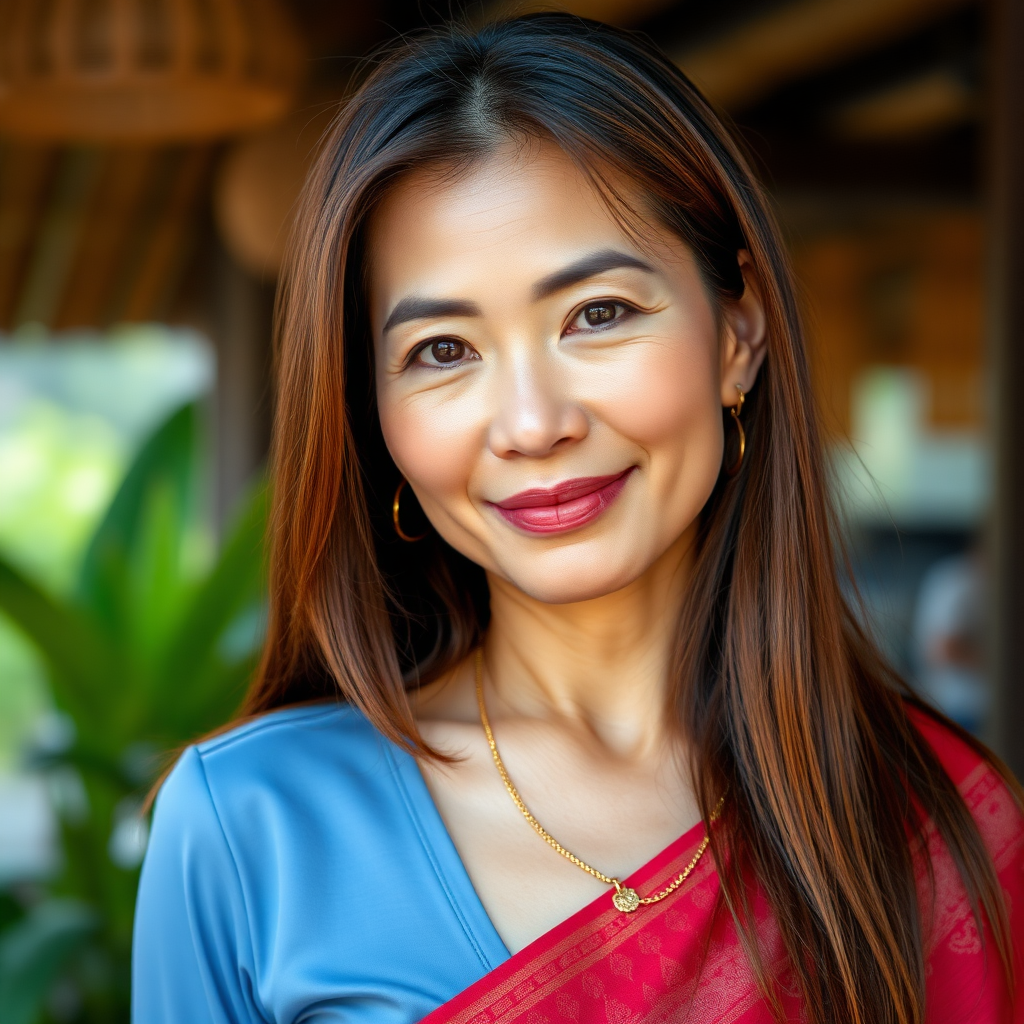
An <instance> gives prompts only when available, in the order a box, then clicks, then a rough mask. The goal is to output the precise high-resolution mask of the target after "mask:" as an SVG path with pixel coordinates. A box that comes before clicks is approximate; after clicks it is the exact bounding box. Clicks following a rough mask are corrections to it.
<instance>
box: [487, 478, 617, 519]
mask: <svg viewBox="0 0 1024 1024" xmlns="http://www.w3.org/2000/svg"><path fill="white" fill-rule="evenodd" d="M635 468H636V467H635V466H630V467H629V469H624V470H623V471H622V472H621V473H613V474H612V475H610V476H585V477H577V478H576V479H575V480H566V481H565V483H562V484H557V485H556V486H554V487H551V488H534V489H532V490H529V491H520V492H519V493H518V494H513V495H512V497H510V498H506V499H505V500H504V501H498V502H494V503H493V505H494V508H495V509H497V511H498V512H499V513H500V514H501V515H502V517H503V518H504V519H505V521H506V522H508V523H510V524H511V525H512V526H517V527H519V529H521V530H529V531H530V533H564V532H565V531H567V530H577V529H579V528H580V527H581V526H586V524H587V523H591V522H593V521H594V520H595V519H596V518H597V517H598V516H599V515H600V514H601V513H602V512H604V510H605V509H606V508H608V507H609V505H611V504H612V502H613V501H615V499H616V498H617V497H618V496H619V493H620V492H621V491H622V488H623V487H624V486H625V485H626V479H627V478H628V476H629V474H630V473H632V472H633V470H634V469H635Z"/></svg>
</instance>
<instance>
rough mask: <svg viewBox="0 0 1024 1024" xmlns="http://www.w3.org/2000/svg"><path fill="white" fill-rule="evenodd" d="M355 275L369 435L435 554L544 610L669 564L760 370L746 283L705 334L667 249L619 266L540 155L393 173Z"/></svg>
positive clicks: (582, 204) (624, 245) (560, 159)
mask: <svg viewBox="0 0 1024 1024" xmlns="http://www.w3.org/2000/svg"><path fill="white" fill-rule="evenodd" d="M369 258H370V266H369V270H370V276H369V282H370V286H369V296H370V310H371V323H372V329H373V338H374V346H375V358H376V385H377V399H378V406H379V409H380V419H381V426H382V428H383V432H384V438H385V441H386V442H387V445H388V449H389V450H390V452H391V455H392V457H393V458H394V460H395V463H396V465H397V466H398V468H399V470H400V471H401V472H402V473H403V474H404V476H405V477H406V478H407V479H408V481H409V484H410V486H411V487H412V489H413V491H415V493H416V496H417V498H418V499H419V501H420V504H421V505H422V507H423V510H424V511H425V512H426V514H427V516H428V517H429V519H430V521H431V523H432V524H433V525H434V527H435V528H436V529H437V531H438V532H439V533H440V534H441V536H442V537H444V539H445V540H446V541H447V542H448V543H449V544H451V545H452V546H453V547H454V548H456V549H458V550H459V551H461V552H462V553H463V554H464V555H466V556H467V557H469V558H471V559H472V560H473V561H474V562H476V563H478V564H479V565H481V566H483V568H484V569H486V570H487V571H488V572H491V573H495V574H497V575H498V576H500V577H503V578H504V579H506V580H508V581H509V582H511V583H512V584H513V585H514V586H516V587H518V588H519V589H520V590H522V591H524V592H525V593H527V594H529V595H531V596H533V597H535V598H537V599H539V600H541V601H545V602H549V603H564V602H570V601H580V600H586V599H588V598H593V597H598V596H601V595H604V594H608V593H611V592H613V591H616V590H618V589H620V588H622V587H624V586H626V585H627V584H629V583H631V582H633V581H634V580H636V579H637V578H639V577H640V576H641V575H643V574H644V573H645V572H646V571H647V570H649V569H650V568H651V567H652V566H653V565H654V564H655V563H656V562H657V561H658V560H659V559H661V558H662V557H664V556H666V554H667V553H670V552H672V551H681V550H684V549H685V547H686V546H687V544H688V540H689V538H690V537H691V536H692V533H693V530H694V528H695V523H696V520H697V516H698V514H699V512H700V510H701V508H702V507H703V505H704V503H705V502H706V501H707V499H708V497H709V495H710V494H711V491H712V488H713V487H714V484H715V481H716V479H717V477H718V474H719V471H720V468H721V464H722V457H723V426H722V406H723V405H734V404H735V403H736V398H737V393H736V385H737V384H738V385H739V386H740V387H742V388H743V390H744V391H747V390H749V389H750V387H751V385H752V384H753V381H754V377H755V375H756V372H757V367H758V365H759V363H760V359H761V357H762V355H763V345H762V342H763V333H764V328H763V315H762V313H761V308H760V305H759V302H758V300H757V296H756V289H755V288H753V287H751V286H750V284H749V283H748V287H747V289H746V293H745V295H744V298H743V299H741V300H740V301H739V302H737V303H736V304H734V305H732V306H730V307H729V308H728V309H726V310H724V311H722V315H721V317H719V318H716V315H715V309H714V308H713V306H712V304H711V302H710V301H709V298H708V295H707V293H706V291H705V288H704V286H703V283H702V280H701V277H700V274H699V272H698V269H697V266H696V264H695V262H694V260H693V257H692V256H691V254H690V251H689V249H688V248H687V247H686V245H684V244H683V243H682V242H680V241H679V240H678V239H677V238H675V237H674V236H672V235H671V234H669V233H668V232H667V231H666V230H664V229H662V228H660V227H658V226H657V225H655V224H653V223H651V224H650V225H649V227H648V231H647V233H646V235H645V238H644V250H643V251H641V250H640V249H638V248H637V247H636V245H635V244H633V243H632V242H631V241H630V239H629V237H628V235H627V234H626V233H625V232H624V231H623V230H622V228H621V227H620V226H619V225H618V223H617V222H616V220H615V218H614V217H613V216H612V214H611V213H610V212H609V210H608V208H607V206H606V205H605V203H604V202H603V201H602V200H601V198H600V197H599V196H598V195H597V193H596V192H595V191H594V189H593V188H592V187H591V186H590V184H589V183H588V181H587V179H586V178H585V177H584V176H582V175H581V174H580V173H579V172H578V171H577V170H576V169H575V167H574V166H573V164H572V163H571V162H570V161H569V160H568V159H567V158H566V157H565V156H564V155H563V154H562V153H561V151H560V150H559V149H557V148H556V147H555V146H553V145H547V144H541V143H538V144H535V145H533V146H530V147H526V148H523V147H512V146H509V147H507V148H505V149H502V150H499V151H497V152H496V153H495V154H494V155H493V156H492V157H490V158H489V159H487V160H486V161H484V162H481V163H479V164H477V165H475V166H473V167H472V168H471V169H470V170H469V171H468V172H467V173H465V174H463V175H461V176H459V177H457V178H454V179H453V178H451V177H448V178H445V177H443V176H442V175H440V174H439V173H437V172H434V173H431V172H429V171H420V172H415V173H413V174H411V175H410V176H409V177H407V178H406V179H404V180H403V181H402V183H401V184H399V185H398V186H397V187H396V188H394V189H393V190H392V192H391V193H390V195H389V196H388V198H387V199H386V201H385V202H384V203H383V204H382V206H381V207H380V209H379V210H378V211H377V212H376V214H375V216H374V217H373V219H372V221H371V223H370V226H369ZM719 320H720V321H721V322H719Z"/></svg>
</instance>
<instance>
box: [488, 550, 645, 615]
mask: <svg viewBox="0 0 1024 1024" xmlns="http://www.w3.org/2000/svg"><path fill="white" fill-rule="evenodd" d="M559 554H560V555H561V556H562V557H558V558H543V557H539V558H536V559H534V558H526V559H522V560H521V561H519V562H517V564H515V565H514V566H512V567H509V568H504V567H503V568H502V569H501V570H499V571H500V572H501V575H502V576H503V577H504V578H505V579H506V580H507V581H508V582H509V583H511V584H512V586H514V587H516V588H517V589H519V590H521V591H522V592H523V593H524V594H526V595H527V596H528V597H532V598H533V599H534V600H535V601H542V602H543V603H544V604H577V603H579V602H582V601H593V600H596V599H597V598H600V597H607V596H608V595H609V594H614V593H615V592H616V591H619V590H622V589H623V588H624V587H628V586H629V585H630V584H631V583H634V582H635V581H636V580H638V579H639V578H640V577H641V576H642V575H643V574H644V573H645V572H646V571H647V570H648V569H649V568H650V566H651V559H650V558H649V557H644V556H645V555H646V554H647V553H646V552H645V553H644V555H640V554H639V553H638V554H637V556H636V557H635V558H632V559H629V558H627V559H623V554H622V550H621V548H620V549H619V550H618V551H616V552H614V553H613V552H611V551H608V552H605V551H594V550H592V549H591V550H583V551H579V552H578V553H577V554H576V555H575V557H573V556H572V555H570V554H569V552H567V551H565V550H563V551H562V552H560V553H559ZM566 555H569V557H565V556H566Z"/></svg>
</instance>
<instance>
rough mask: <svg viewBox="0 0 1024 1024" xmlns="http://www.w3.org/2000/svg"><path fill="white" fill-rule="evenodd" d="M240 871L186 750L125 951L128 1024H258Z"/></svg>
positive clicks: (156, 823)
mask: <svg viewBox="0 0 1024 1024" xmlns="http://www.w3.org/2000/svg"><path fill="white" fill-rule="evenodd" d="M254 977H255V970H254V960H253V953H252V943H251V940H250V934H249V927H248V920H247V915H246V911H245V902H244V899H243V895H242V889H241V885H240V882H239V877H238V871H237V868H236V866H235V860H234V858H233V857H232V854H231V850H230V848H229V847H228V843H227V840H226V839H225V836H224V831H223V829H222V827H221V822H220V819H219V817H218V815H217V811H216V808H215V806H214V802H213V798H212V796H211V793H210V788H209V784H208V782H207V778H206V773H205V771H204V768H203V762H202V759H201V758H200V756H199V754H198V752H197V751H196V750H195V749H194V748H189V749H188V750H187V751H186V752H185V754H184V755H183V756H182V758H181V760H180V761H179V762H178V764H177V765H176V766H175V768H174V770H173V771H172V772H171V774H170V775H169V776H168V778H167V781H166V782H165V783H164V785H163V788H162V789H161V791H160V795H159V797H158V798H157V801H156V812H155V814H154V819H153V829H152V834H151V837H150V843H149V849H148V850H147V852H146V860H145V863H144V864H143V867H142V877H141V880H140V883H139V895H138V902H137V904H136V910H135V936H134V942H133V948H132V1021H133V1022H134V1024H184V1022H187V1024H243V1022H244V1024H250V1022H254V1021H262V1020H265V1019H266V1017H265V1015H264V1014H263V1013H261V1012H260V1011H259V1009H258V1008H257V1004H256V999H255V997H254V994H253V979H254Z"/></svg>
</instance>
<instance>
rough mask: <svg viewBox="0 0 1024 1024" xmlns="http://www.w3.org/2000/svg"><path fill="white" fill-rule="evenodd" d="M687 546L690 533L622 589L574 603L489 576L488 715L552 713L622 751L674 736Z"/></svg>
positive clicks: (654, 745)
mask: <svg viewBox="0 0 1024 1024" xmlns="http://www.w3.org/2000/svg"><path fill="white" fill-rule="evenodd" d="M692 548H693V532H692V531H688V532H687V533H686V534H684V535H683V536H682V537H680V539H679V540H678V541H677V542H676V543H675V544H674V545H673V546H672V547H671V548H669V549H668V551H666V552H665V554H664V555H662V556H661V558H659V559H658V561H656V562H655V563H654V564H653V565H652V566H651V567H650V568H649V569H648V570H647V571H646V572H645V573H644V574H643V575H642V576H640V577H639V578H637V579H636V580H634V581H633V582H632V583H630V584H629V585H628V586H627V587H624V588H623V589H622V590H619V591H616V592H615V593H612V594H606V595H604V596H602V597H598V598H594V599H592V600H589V601H581V602H577V603H573V604H564V605H551V604H545V603H543V602H541V601H537V600H535V599H534V598H531V597H530V596H529V595H527V594H524V593H523V592H522V591H521V590H518V589H517V588H515V587H514V586H512V585H511V584H510V583H508V582H507V581H505V580H503V579H500V578H498V577H495V576H490V577H489V583H490V589H491V624H490V627H489V629H488V633H487V643H486V646H485V651H484V656H485V664H486V668H485V674H486V678H487V683H488V689H489V690H490V694H491V696H490V697H489V704H493V711H492V714H493V715H494V716H495V717H501V716H502V715H521V716H525V717H534V718H537V717H539V718H549V719H550V718H554V719H559V720H561V721H562V722H563V723H564V724H568V725H573V726H576V727H579V728H584V729H586V730H587V731H588V732H590V733H591V734H593V736H594V738H595V739H597V740H599V741H600V742H601V743H602V744H604V745H606V746H607V747H608V748H609V749H610V750H611V751H614V752H615V753H616V754H618V755H620V756H623V757H643V756H645V755H647V754H649V753H651V752H653V751H654V750H656V749H661V748H662V747H663V746H664V744H665V743H666V742H669V741H671V740H672V739H674V738H675V735H676V730H675V728H674V726H673V725H672V723H670V722H669V720H668V718H667V716H666V713H665V712H666V708H667V689H668V685H669V671H668V670H669V662H670V658H671V653H672V648H673V645H674V643H675V639H676V633H677V629H678V624H679V613H680V608H681V605H682V601H683V595H684V588H685V585H686V580H687V578H688V575H689V569H690V566H691V562H692V557H691V556H692Z"/></svg>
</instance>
